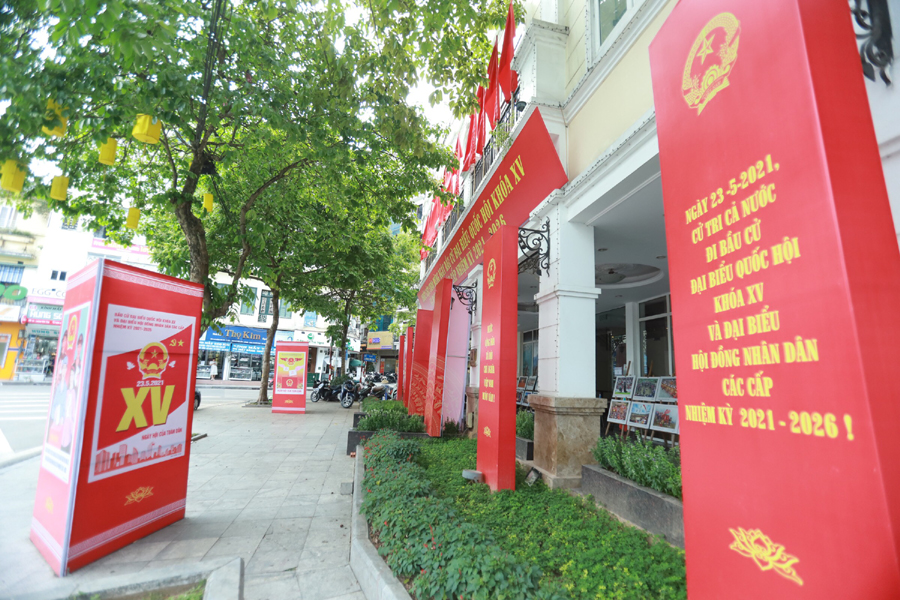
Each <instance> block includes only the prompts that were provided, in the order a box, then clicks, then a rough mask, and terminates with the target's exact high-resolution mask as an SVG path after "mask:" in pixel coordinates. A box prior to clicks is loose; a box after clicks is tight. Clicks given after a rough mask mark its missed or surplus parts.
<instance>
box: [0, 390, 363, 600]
mask: <svg viewBox="0 0 900 600" xmlns="http://www.w3.org/2000/svg"><path fill="white" fill-rule="evenodd" d="M307 410H310V412H309V413H308V414H305V415H273V414H272V413H271V412H270V411H268V410H265V409H260V408H241V406H240V404H239V403H232V404H223V405H216V406H210V407H209V408H206V409H204V408H201V409H200V410H199V411H198V412H197V413H196V415H195V417H194V427H193V429H194V432H195V433H206V434H208V437H206V438H204V439H202V440H200V441H198V442H195V443H194V444H192V447H191V468H190V475H189V480H188V497H187V515H186V517H185V519H184V520H182V521H179V522H177V523H174V524H172V525H170V526H169V527H166V528H165V529H163V530H160V531H157V532H156V533H154V534H152V535H150V536H148V537H146V538H144V539H142V540H139V541H137V542H135V543H134V544H132V545H130V546H126V547H125V548H122V549H121V550H119V551H117V552H114V553H113V554H111V555H109V556H106V557H104V558H102V559H100V560H99V561H97V562H95V563H93V564H91V565H88V566H87V567H85V568H83V569H81V570H79V571H75V572H74V573H73V574H71V575H69V576H68V577H65V578H57V577H56V576H55V575H54V574H53V572H52V571H51V570H50V568H49V567H48V566H47V564H46V563H45V562H44V559H43V558H42V557H41V556H40V555H39V554H38V552H37V550H36V549H35V548H34V546H33V545H32V543H31V541H30V540H29V539H28V532H29V527H30V522H31V511H32V506H33V504H34V495H35V488H36V485H37V468H38V460H39V459H37V458H34V459H30V460H26V461H24V462H21V463H18V464H16V465H13V466H11V467H8V468H6V469H3V470H0V506H2V507H3V508H2V509H0V597H3V598H10V597H11V598H15V597H17V596H21V595H24V594H32V593H35V592H54V593H58V594H59V596H62V597H64V596H66V595H67V594H71V593H73V592H74V591H76V589H77V588H76V586H77V584H78V582H79V581H84V580H87V579H96V578H105V577H110V576H113V575H122V574H126V573H134V572H137V571H142V570H149V569H159V568H162V567H169V566H174V565H184V564H186V563H193V562H198V561H209V560H214V559H220V558H222V557H237V556H240V557H243V559H244V562H245V585H244V598H245V599H246V600H276V599H277V600H282V599H285V600H288V599H291V598H298V599H302V600H307V599H309V600H330V599H334V600H365V596H364V595H363V593H362V592H361V591H360V588H359V585H358V583H357V581H356V578H355V577H354V575H353V572H352V571H351V570H350V566H349V559H350V513H351V506H352V496H349V495H341V483H343V482H351V481H352V480H353V459H350V458H348V457H346V456H345V455H344V452H345V449H346V444H347V430H348V429H349V428H350V426H351V425H352V421H353V412H352V411H350V410H346V409H343V408H341V407H340V405H338V404H337V403H332V402H320V403H317V404H312V403H310V404H308V405H307Z"/></svg>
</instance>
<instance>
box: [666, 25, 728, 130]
mask: <svg viewBox="0 0 900 600" xmlns="http://www.w3.org/2000/svg"><path fill="white" fill-rule="evenodd" d="M740 37H741V23H740V21H738V20H737V18H736V17H735V16H734V15H733V14H731V13H721V14H718V15H716V16H715V17H713V18H712V19H710V21H709V23H707V24H706V26H705V27H704V28H703V30H702V31H701V32H700V35H698V36H697V39H696V40H694V45H693V46H691V51H690V53H689V54H688V57H687V62H686V63H685V65H684V76H683V77H682V80H681V91H682V93H683V94H684V99H685V101H686V102H687V104H688V106H689V107H691V108H696V109H697V114H698V115H699V114H700V113H701V112H703V109H704V108H705V107H706V104H707V103H708V102H709V101H710V100H712V99H713V98H714V97H715V95H716V94H717V93H719V92H720V91H721V90H723V89H725V88H726V87H728V76H729V75H731V71H732V69H733V68H734V63H735V61H736V60H737V51H738V42H739V41H740ZM707 61H709V62H707Z"/></svg>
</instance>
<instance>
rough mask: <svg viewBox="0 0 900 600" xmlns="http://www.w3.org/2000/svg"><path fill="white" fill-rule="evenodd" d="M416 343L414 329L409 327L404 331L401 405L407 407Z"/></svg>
mask: <svg viewBox="0 0 900 600" xmlns="http://www.w3.org/2000/svg"><path fill="white" fill-rule="evenodd" d="M415 343H416V328H415V327H414V326H412V325H410V326H409V327H408V328H407V329H406V356H405V358H404V361H405V362H406V368H405V369H404V370H403V384H402V385H403V404H404V405H406V407H407V408H408V407H409V382H410V380H411V379H412V362H413V346H415Z"/></svg>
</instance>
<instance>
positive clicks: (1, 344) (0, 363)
mask: <svg viewBox="0 0 900 600" xmlns="http://www.w3.org/2000/svg"><path fill="white" fill-rule="evenodd" d="M11 338H12V336H11V335H10V334H8V333H2V334H0V369H2V368H3V367H5V366H6V354H7V352H9V341H10V339H11Z"/></svg>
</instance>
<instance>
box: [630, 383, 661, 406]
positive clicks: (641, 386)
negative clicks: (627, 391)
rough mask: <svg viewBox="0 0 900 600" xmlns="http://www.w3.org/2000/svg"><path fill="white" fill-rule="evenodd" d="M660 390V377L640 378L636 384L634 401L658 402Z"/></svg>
mask: <svg viewBox="0 0 900 600" xmlns="http://www.w3.org/2000/svg"><path fill="white" fill-rule="evenodd" d="M658 389H659V377H638V379H637V383H635V384H634V394H632V395H631V399H632V400H656V392H657V390H658Z"/></svg>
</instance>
